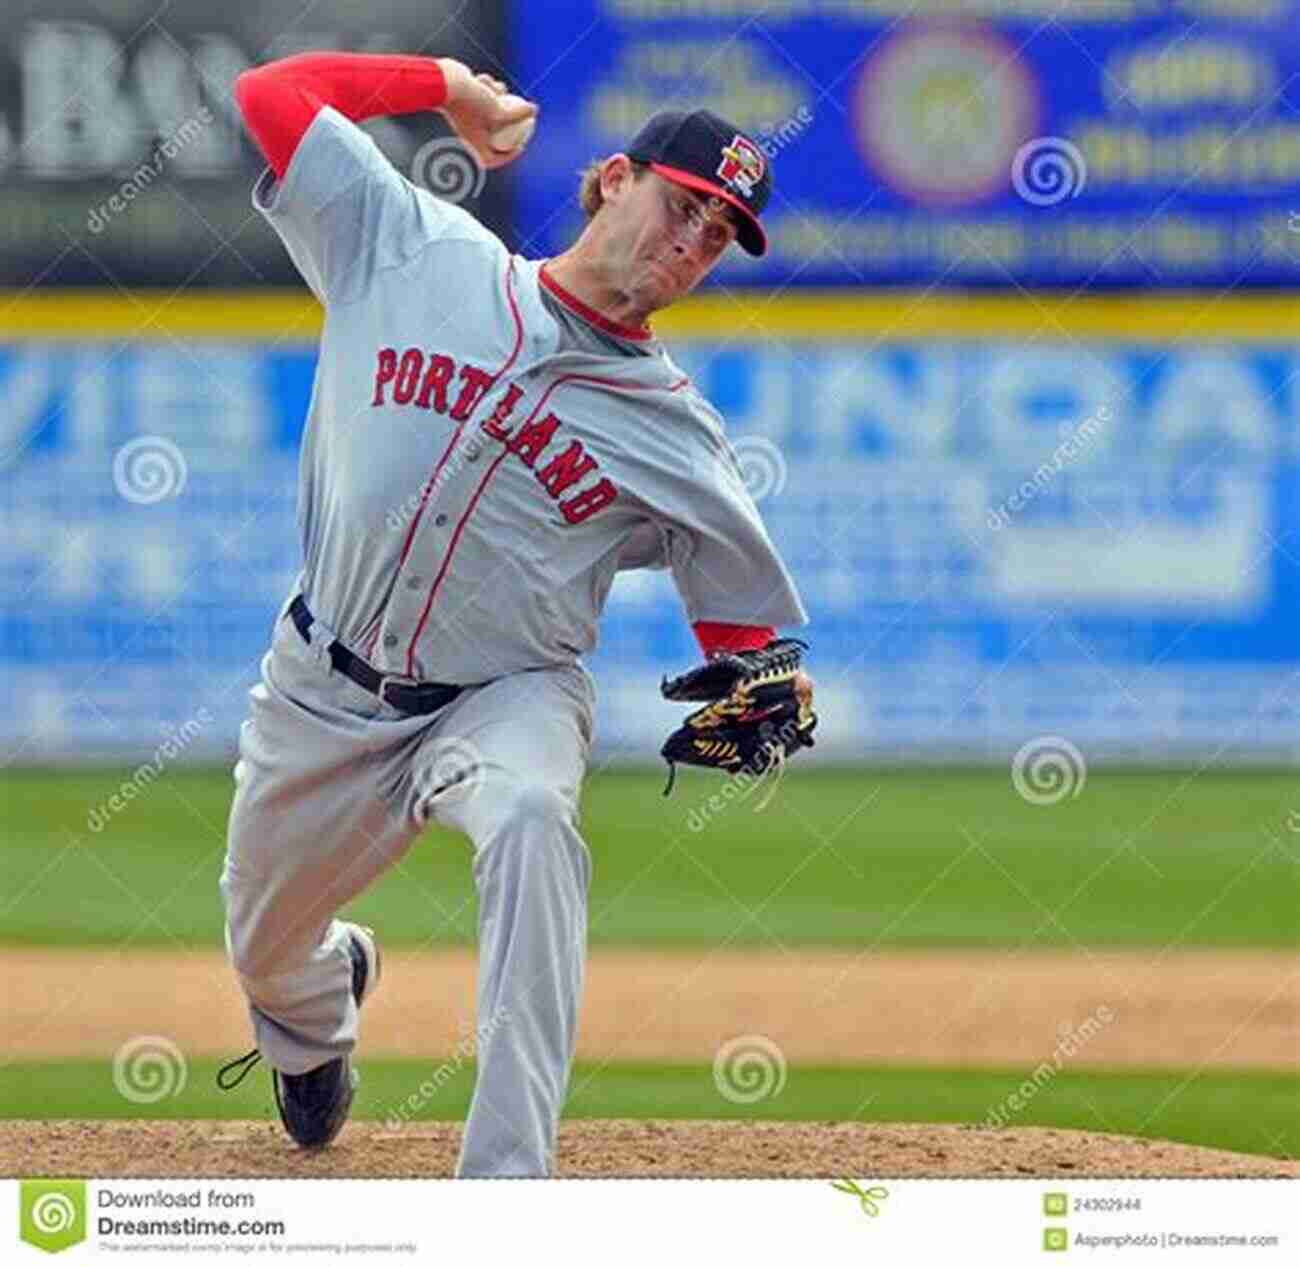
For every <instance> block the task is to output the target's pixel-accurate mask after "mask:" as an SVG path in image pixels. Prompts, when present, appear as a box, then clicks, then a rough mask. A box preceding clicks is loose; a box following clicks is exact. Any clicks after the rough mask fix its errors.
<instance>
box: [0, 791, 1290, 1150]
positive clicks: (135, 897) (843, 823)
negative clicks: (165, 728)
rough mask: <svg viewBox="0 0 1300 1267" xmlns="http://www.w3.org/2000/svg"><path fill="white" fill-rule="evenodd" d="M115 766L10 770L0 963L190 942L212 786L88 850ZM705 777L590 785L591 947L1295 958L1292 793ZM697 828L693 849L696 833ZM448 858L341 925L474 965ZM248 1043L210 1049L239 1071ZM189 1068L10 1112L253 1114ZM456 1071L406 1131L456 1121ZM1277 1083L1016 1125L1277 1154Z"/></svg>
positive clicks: (717, 1102) (2, 825)
mask: <svg viewBox="0 0 1300 1267" xmlns="http://www.w3.org/2000/svg"><path fill="white" fill-rule="evenodd" d="M127 777H129V771H122V770H95V771H81V772H77V773H62V772H51V771H19V772H10V773H9V774H8V775H7V776H6V779H5V785H4V796H3V803H2V805H0V830H2V831H3V836H4V840H5V850H4V859H5V877H4V879H5V884H4V891H3V897H2V898H0V945H5V944H7V945H10V946H17V945H26V946H36V945H60V946H76V945H92V944H93V945H114V946H125V945H130V946H144V945H156V946H167V945H170V946H175V947H178V948H180V947H213V946H219V945H220V944H221V921H222V913H221V905H220V898H219V894H218V890H217V878H218V876H219V874H220V868H221V861H222V854H223V850H224V831H225V818H226V812H227V809H228V805H229V799H230V795H231V790H232V784H231V781H230V775H229V771H228V770H226V769H220V770H211V769H205V770H191V771H179V770H177V771H172V772H169V773H168V774H167V775H166V776H165V777H164V778H162V779H161V780H159V782H158V783H156V784H154V785H153V786H150V787H148V788H146V789H145V790H144V793H143V794H142V795H141V796H140V797H138V798H137V799H136V800H134V801H132V802H130V803H129V804H127V805H126V807H125V809H124V810H123V811H122V812H120V813H117V814H114V815H112V816H110V817H109V819H108V822H107V825H106V826H105V827H104V829H103V830H101V831H92V830H91V829H90V828H89V826H88V822H87V820H88V815H89V814H90V813H91V811H92V810H94V809H95V807H96V806H98V805H101V804H102V803H103V802H105V801H106V800H107V798H108V797H109V795H111V794H112V793H113V792H114V791H115V790H116V789H117V788H118V787H119V785H120V784H121V783H122V782H123V780H124V779H126V778H127ZM720 786H721V784H720V782H719V781H718V780H716V779H710V778H707V777H703V776H697V777H691V776H690V775H689V774H687V775H685V776H684V777H682V778H681V779H679V781H678V787H677V791H676V794H675V796H674V797H673V798H672V799H668V800H665V799H664V798H663V797H662V796H661V795H660V792H661V788H662V779H661V776H660V774H659V772H657V771H655V772H623V771H620V772H598V773H596V774H594V775H593V777H592V778H591V779H590V780H589V782H588V785H587V790H586V800H585V816H584V830H585V833H586V835H587V838H588V841H589V843H590V845H591V848H592V853H593V857H594V863H595V869H594V876H595V878H594V883H593V892H592V902H591V913H592V914H591V940H592V942H593V943H594V944H598V945H599V944H604V945H624V946H628V945H645V946H666V945H678V946H682V945H700V946H720V945H724V944H726V945H733V946H753V947H765V948H769V949H771V948H776V947H779V946H780V947H786V948H795V947H800V946H815V945H821V946H828V945H831V946H844V947H865V946H869V945H880V946H913V947H922V946H931V947H938V946H962V945H969V946H980V947H1009V948H1021V947H1028V946H1038V945H1041V946H1044V947H1047V946H1071V945H1087V946H1115V947H1120V946H1133V947H1154V948H1164V947H1223V948H1231V947H1273V948H1291V947H1295V946H1296V945H1297V942H1298V941H1300V866H1298V864H1300V834H1297V833H1296V832H1295V831H1293V830H1291V829H1290V827H1289V825H1288V819H1290V822H1292V823H1294V822H1297V821H1300V820H1298V818H1297V816H1296V811H1297V810H1300V785H1298V783H1297V779H1296V777H1295V776H1294V774H1293V773H1291V772H1289V771H1250V772H1244V771H1243V772H1226V773H1224V772H1206V773H1203V774H1200V775H1196V774H1195V772H1194V771H1191V770H1165V771H1143V772H1140V773H1139V772H1128V771H1114V772H1111V771H1105V770H1093V771H1090V772H1089V776H1088V780H1087V785H1086V788H1085V789H1084V791H1083V793H1082V795H1080V796H1079V797H1078V798H1077V799H1072V800H1068V801H1065V802H1062V803H1061V804H1059V805H1054V806H1034V805H1030V804H1027V803H1026V802H1025V801H1024V800H1022V799H1021V798H1020V797H1019V796H1018V795H1017V794H1016V792H1015V790H1014V788H1013V787H1012V785H1011V782H1010V779H1009V777H1008V774H1007V771H1006V770H1005V768H997V769H988V770H983V769H981V770H969V769H963V770H943V771H937V770H915V769H907V770H877V769H855V770H826V771H807V770H803V771H798V772H796V773H792V774H791V775H790V776H788V777H787V778H786V780H785V782H784V783H783V785H782V787H781V790H780V794H779V795H778V796H777V798H776V800H775V801H774V802H773V804H772V805H771V806H770V807H769V809H768V810H767V811H766V812H765V813H763V814H758V815H756V814H754V813H752V812H751V810H750V808H749V806H748V805H746V804H743V803H739V804H737V803H724V802H721V801H719V802H717V804H719V805H720V806H721V808H720V809H719V810H718V811H716V812H713V811H710V812H709V813H708V822H707V823H703V824H702V823H701V817H702V816H703V815H704V813H705V811H706V810H707V809H708V801H709V797H710V796H713V795H716V794H717V792H718V790H719V788H720ZM701 828H702V829H701ZM469 862H470V859H469V851H468V847H467V845H466V844H465V842H464V841H463V840H461V839H459V838H458V837H454V836H451V835H447V834H444V833H439V832H433V833H430V834H429V835H428V836H426V837H425V838H423V839H422V840H421V841H420V842H419V843H418V844H417V845H416V847H415V848H414V849H413V850H412V851H411V853H410V854H409V855H408V857H407V858H406V859H405V860H404V861H403V862H402V864H401V865H400V866H399V867H398V868H397V869H395V870H394V871H393V872H392V873H390V874H389V875H388V876H387V877H386V878H385V879H384V880H383V881H382V882H381V883H379V884H378V885H377V886H376V887H375V888H374V889H373V890H372V891H371V892H370V893H368V894H366V895H365V896H364V897H363V898H362V899H360V900H359V901H358V902H356V903H355V904H354V905H353V906H352V907H351V908H350V910H349V914H350V915H352V916H353V917H354V918H358V919H362V920H366V921H369V922H374V923H375V924H376V925H377V926H378V927H379V928H380V929H381V930H382V932H383V936H384V941H385V944H386V945H389V946H402V945H406V946H417V945H421V944H438V943H443V944H445V943H469V942H472V941H473V936H474V918H475V910H474V900H473V891H472V884H471V879H470V866H469ZM244 1037H245V1036H244V1035H242V1034H241V1035H232V1036H231V1050H232V1053H234V1052H235V1051H236V1050H237V1049H239V1048H240V1045H241V1044H242V1042H243V1041H244ZM214 1067H215V1066H211V1067H210V1062H204V1061H195V1062H194V1063H193V1066H192V1067H191V1069H190V1071H189V1079H188V1084H187V1087H186V1089H185V1091H184V1093H183V1094H182V1095H181V1096H180V1097H179V1098H177V1099H172V1100H168V1101H166V1102H164V1103H163V1104H159V1105H156V1106H133V1105H131V1104H129V1103H128V1102H126V1101H124V1100H123V1099H122V1098H121V1097H120V1096H118V1095H117V1094H116V1093H115V1092H114V1091H113V1088H112V1081H111V1070H110V1069H108V1068H107V1067H106V1066H105V1065H104V1064H102V1063H100V1064H79V1063H66V1062H60V1063H49V1064H43V1065H30V1064H21V1065H20V1064H11V1065H8V1066H6V1067H3V1069H2V1070H0V1116H5V1117H43V1118H55V1117H119V1116H142V1117H153V1116H177V1117H236V1118H242V1117H254V1118H257V1117H266V1116H268V1115H269V1113H270V1111H271V1110H270V1105H269V1098H268V1095H267V1091H266V1086H265V1078H264V1077H257V1078H250V1079H249V1080H248V1081H247V1082H246V1083H245V1085H244V1086H243V1087H241V1088H240V1090H239V1091H238V1092H237V1093H235V1094H232V1095H220V1094H219V1093H218V1092H217V1091H216V1090H215V1088H214V1087H213V1086H212V1072H213V1068H214ZM364 1068H365V1081H364V1083H363V1087H362V1091H361V1093H360V1095H359V1099H358V1106H357V1115H358V1116H360V1117H372V1118H379V1119H383V1118H385V1117H386V1116H388V1115H390V1114H391V1113H393V1112H394V1111H395V1108H396V1106H397V1105H399V1104H400V1103H401V1102H402V1101H403V1099H404V1098H405V1097H406V1096H407V1095H409V1094H410V1093H411V1092H412V1091H413V1090H415V1089H416V1088H418V1086H419V1084H420V1082H421V1080H422V1079H425V1078H427V1077H428V1076H429V1074H430V1072H431V1067H430V1065H428V1064H423V1065H422V1064H415V1063H403V1062H382V1061H370V1062H366V1063H365V1065H364ZM1023 1076H1024V1071H1023V1070H1020V1071H1012V1070H977V1069H959V1070H932V1069H927V1070H916V1069H892V1068H889V1069H886V1068H850V1069H812V1068H804V1067H799V1066H795V1067H792V1068H791V1069H790V1071H789V1080H788V1084H787V1086H786V1088H785V1089H784V1090H783V1092H782V1093H781V1094H780V1095H779V1096H777V1097H776V1098H774V1099H772V1100H770V1101H767V1102H764V1103H762V1104H759V1105H754V1106H736V1105H732V1104H729V1103H728V1102H727V1101H726V1100H724V1099H723V1098H722V1097H721V1096H720V1095H719V1094H718V1092H717V1090H716V1088H715V1087H714V1085H713V1081H712V1077H711V1073H710V1070H709V1069H708V1068H704V1067H701V1068H694V1067H690V1068H688V1067H677V1066H656V1067H648V1066H639V1065H638V1066H633V1065H613V1066H608V1067H604V1068H600V1069H584V1068H579V1069H578V1070H577V1071H576V1073H575V1076H574V1079H573V1084H572V1087H573V1089H572V1094H571V1097H570V1103H569V1106H568V1109H567V1113H568V1115H569V1116H573V1117H657V1116H658V1117H712V1118H716V1117H727V1116H736V1117H745V1118H769V1119H770V1118H788V1119H802V1120H818V1119H826V1120H848V1119H853V1118H859V1119H862V1120H867V1121H871V1120H879V1121H968V1122H978V1121H980V1120H981V1119H982V1118H983V1117H984V1116H985V1115H986V1114H987V1113H988V1112H989V1111H990V1109H991V1108H992V1106H994V1105H995V1104H997V1103H998V1102H999V1101H1001V1100H1002V1099H1003V1098H1004V1097H1005V1096H1006V1095H1008V1094H1009V1093H1010V1092H1011V1091H1013V1090H1014V1089H1015V1087H1016V1085H1017V1084H1018V1083H1019V1081H1020V1079H1021V1078H1022V1077H1023ZM472 1085H473V1084H472V1070H471V1069H470V1068H468V1067H467V1068H465V1069H464V1070H461V1071H459V1072H458V1073H457V1075H456V1077H455V1078H454V1079H453V1080H452V1081H451V1082H450V1083H448V1084H447V1085H446V1086H445V1087H443V1088H442V1089H441V1090H440V1091H439V1092H438V1093H437V1095H436V1096H435V1097H434V1098H433V1099H432V1100H431V1101H430V1102H429V1103H427V1104H426V1105H425V1106H424V1107H423V1108H422V1110H421V1112H422V1114H423V1115H424V1116H426V1117H431V1118H439V1119H454V1118H458V1117H460V1116H461V1115H462V1114H463V1112H464V1109H465V1107H466V1104H467V1103H468V1097H469V1093H470V1089H471V1087H472ZM1298 1092H1300V1082H1298V1081H1297V1079H1296V1078H1295V1077H1294V1076H1292V1075H1291V1074H1288V1073H1286V1072H1283V1071H1279V1072H1278V1073H1262V1072H1256V1071H1251V1072H1246V1071H1231V1070H1228V1071H1224V1070H1213V1071H1208V1070H1207V1071H1206V1072H1204V1073H1200V1074H1196V1075H1195V1076H1192V1071H1190V1070H1183V1069H1180V1068H1178V1067H1177V1061H1176V1056H1171V1067H1170V1068H1169V1069H1168V1070H1152V1071H1143V1072H1135V1071H1127V1070H1126V1071H1114V1072H1095V1071H1087V1072H1069V1071H1067V1072H1065V1073H1062V1074H1061V1075H1060V1076H1059V1077H1058V1078H1057V1079H1055V1080H1054V1081H1053V1083H1052V1084H1051V1085H1050V1086H1049V1087H1047V1088H1045V1089H1044V1090H1043V1091H1042V1093H1041V1094H1039V1095H1038V1096H1036V1097H1035V1098H1034V1099H1033V1101H1032V1102H1031V1103H1030V1104H1029V1106H1028V1107H1027V1108H1026V1109H1025V1110H1024V1111H1023V1112H1022V1113H1021V1114H1019V1115H1018V1116H1017V1117H1016V1119H1015V1122H1014V1125H1031V1124H1032V1125H1056V1126H1067V1127H1076V1128H1080V1129H1088V1130H1104V1131H1113V1132H1120V1133H1125V1134H1136V1135H1145V1136H1150V1137H1160V1138H1167V1139H1177V1140H1182V1141H1186V1142H1190V1143H1202V1144H1206V1145H1211V1146H1217V1147H1222V1148H1232V1149H1238V1150H1240V1151H1244V1152H1256V1153H1267V1154H1271V1155H1274V1156H1288V1155H1291V1156H1293V1155H1296V1154H1297V1153H1300V1094H1298Z"/></svg>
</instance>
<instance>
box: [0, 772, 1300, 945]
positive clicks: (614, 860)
mask: <svg viewBox="0 0 1300 1267" xmlns="http://www.w3.org/2000/svg"><path fill="white" fill-rule="evenodd" d="M126 774H127V772H124V771H97V772H82V773H77V774H63V773H45V772H16V773H10V774H8V775H7V776H6V780H5V793H4V801H3V810H2V811H0V812H2V815H3V817H2V818H0V825H2V829H3V834H4V839H5V842H6V843H5V872H6V875H5V890H4V891H5V897H4V899H3V903H2V904H0V942H4V943H9V944H28V945H53V944H64V945H85V944H92V943H97V944H112V945H120V944H123V943H127V944H130V945H134V946H140V945H150V944H153V945H167V944H172V945H188V946H198V945H213V946H215V945H220V942H221V920H222V914H221V904H220V898H219V895H218V892H217V878H218V876H219V875H220V871H221V860H222V854H223V851H224V846H225V842H224V834H225V820H226V812H227V809H228V806H229V800H230V795H231V789H232V784H231V780H230V776H229V772H228V771H226V770H201V771H173V772H170V773H168V774H167V775H166V776H165V777H164V778H163V779H161V780H160V781H159V782H158V783H156V784H154V785H152V786H150V787H147V788H146V789H145V790H144V793H143V795H142V796H140V797H139V798H138V799H136V800H134V801H132V802H130V803H128V804H127V805H126V808H125V809H124V810H123V811H122V812H121V813H119V814H116V815H114V816H112V817H111V818H110V820H109V821H108V824H107V826H106V827H105V828H104V829H103V830H102V831H99V832H94V831H91V830H90V829H89V828H88V827H87V817H88V815H89V814H90V812H91V811H92V810H93V809H94V807H95V806H97V805H99V804H101V803H102V802H104V801H105V800H106V799H107V797H108V796H109V795H110V794H111V793H112V792H113V791H114V790H115V789H116V788H117V787H118V786H119V784H120V783H121V782H122V780H123V779H124V777H126ZM720 786H721V783H720V782H719V781H718V780H717V779H716V778H712V779H711V778H708V777H706V776H697V777H690V776H689V775H687V776H684V777H683V778H681V779H680V780H679V782H678V787H677V791H676V794H675V795H674V797H673V798H672V799H667V800H666V799H664V798H663V797H662V796H661V795H660V791H661V787H662V784H661V781H660V776H659V775H658V774H657V773H628V772H617V773H612V772H605V773H598V774H596V775H594V776H593V777H592V778H591V779H590V780H589V782H588V785H587V792H586V801H585V818H584V824H585V826H584V830H585V832H586V835H587V838H588V841H589V843H590V845H591V849H592V854H593V858H594V881H593V888H592V900H591V912H592V915H591V939H592V942H593V943H595V944H607V945H632V944H643V945H670V944H676V945H686V944H697V945H717V944H719V943H721V942H724V941H725V942H727V943H729V944H735V945H768V946H776V945H789V946H793V945H810V944H820V945H841V946H861V945H867V944H878V945H894V946H945V945H946V946H952V945H979V946H1021V945H1025V944H1042V945H1070V944H1073V943H1083V944H1088V945H1114V946H1126V945H1127V946H1159V947H1164V946H1167V945H1170V944H1171V943H1175V944H1177V945H1180V946H1273V947H1283V946H1295V945H1296V944H1297V941H1298V940H1300V869H1298V868H1297V862H1300V834H1297V833H1295V832H1294V831H1290V830H1288V826H1287V818H1288V815H1289V814H1292V813H1294V812H1295V811H1296V810H1297V809H1300V784H1298V781H1297V779H1296V777H1295V776H1294V774H1292V773H1289V772H1271V771H1262V772H1253V773H1213V774H1211V773H1206V774H1201V775H1199V776H1195V775H1194V772H1192V771H1162V772H1143V773H1107V772H1104V771H1094V772H1092V773H1091V774H1090V776H1089V778H1088V781H1087V785H1086V788H1085V790H1084V793H1083V794H1082V795H1081V796H1079V797H1078V798H1077V799H1074V800H1068V801H1065V802H1062V803H1061V804H1059V805H1054V806H1034V805H1029V804H1027V803H1026V802H1025V801H1023V800H1022V799H1021V798H1020V797H1019V796H1017V794H1016V792H1015V790H1014V789H1013V787H1012V785H1011V782H1010V779H1009V778H1008V776H1007V773H1006V771H1005V770H1004V769H991V770H959V771H917V770H900V771H892V770H890V771H882V770H845V771H826V772H820V771H819V772H815V773H805V772H800V773H797V774H792V775H791V776H790V777H788V778H787V779H786V780H785V782H784V784H783V785H782V788H781V792H780V795H779V796H778V797H777V798H776V800H775V801H774V802H773V803H772V805H771V806H770V807H769V808H768V809H767V810H766V811H765V812H764V813H762V814H754V813H753V812H751V810H750V808H749V806H748V805H746V804H743V803H729V804H725V805H724V808H723V809H722V810H721V812H719V813H717V814H715V815H713V816H712V817H711V818H710V821H709V822H708V823H706V824H705V825H704V827H703V830H692V827H693V826H694V825H696V824H698V822H699V812H700V811H701V810H702V808H703V807H705V806H706V804H707V801H708V798H709V796H710V795H716V793H717V791H718V788H719V787H720ZM351 913H352V914H353V915H354V916H356V917H357V918H361V919H366V920H372V921H374V922H376V923H377V924H378V925H379V926H380V927H381V928H382V930H383V933H384V940H385V944H388V945H393V946H399V945H416V944H421V943H447V942H453V943H456V942H459V943H467V942H472V940H473V937H474V902H473V889H472V884H471V880H470V866H469V850H468V846H467V844H466V843H465V842H464V840H463V839H462V838H460V837H458V836H454V835H451V834H449V833H444V832H440V831H432V832H430V833H429V834H428V835H426V836H425V837H423V838H422V839H421V840H420V841H419V842H418V843H417V844H416V846H415V847H414V849H412V851H411V852H410V853H409V854H408V855H407V857H406V859H405V860H404V861H403V862H402V863H401V865H400V866H399V867H398V868H396V869H395V870H394V871H392V872H390V873H389V875H388V876H386V877H385V878H384V879H383V880H382V881H381V882H380V883H379V884H377V885H376V886H375V887H374V888H373V889H372V890H371V891H370V892H369V893H367V894H366V895H364V896H363V897H362V898H361V899H360V900H359V901H357V902H356V903H355V904H354V905H353V906H352V908H351Z"/></svg>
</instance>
